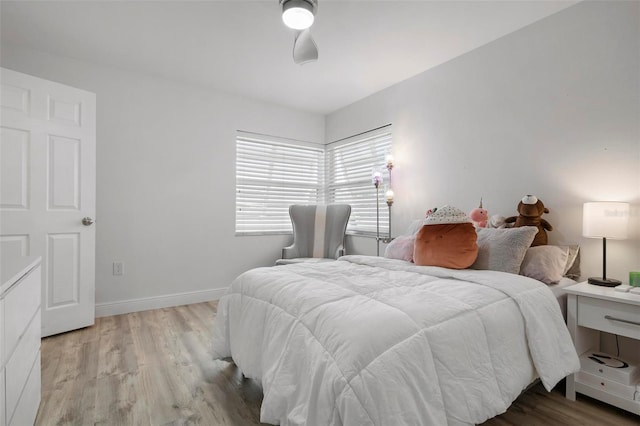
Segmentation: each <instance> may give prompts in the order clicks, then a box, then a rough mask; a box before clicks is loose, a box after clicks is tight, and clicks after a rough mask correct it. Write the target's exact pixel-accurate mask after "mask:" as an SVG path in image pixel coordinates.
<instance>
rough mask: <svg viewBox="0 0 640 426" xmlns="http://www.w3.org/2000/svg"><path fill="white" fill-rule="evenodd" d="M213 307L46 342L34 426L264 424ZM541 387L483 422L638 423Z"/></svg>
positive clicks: (117, 320) (145, 317) (100, 324)
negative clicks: (224, 355)
mask: <svg viewBox="0 0 640 426" xmlns="http://www.w3.org/2000/svg"><path fill="white" fill-rule="evenodd" d="M216 306H217V305H216V302H207V303H198V304H193V305H187V306H179V307H175V308H165V309H157V310H153V311H145V312H136V313H132V314H127V315H118V316H113V317H105V318H98V319H97V320H96V324H95V325H94V326H93V327H88V328H85V329H81V330H77V331H73V332H69V333H64V334H60V335H57V336H52V337H47V338H45V339H43V340H42V403H41V404H40V410H39V412H38V418H37V420H36V424H37V425H93V424H96V425H211V426H214V425H236V426H249V425H259V424H261V423H260V421H259V417H260V404H261V401H262V392H261V389H260V387H259V386H258V385H257V384H256V383H255V382H253V381H251V380H246V379H243V378H242V375H241V374H240V372H239V370H238V369H237V367H236V366H235V365H234V364H232V363H231V362H227V361H214V360H213V359H212V356H211V344H212V340H211V336H212V329H213V322H214V319H215V315H216ZM578 398H579V399H578V401H576V402H571V401H568V400H566V399H565V398H564V396H563V393H562V390H561V389H556V390H554V391H553V392H551V393H547V392H546V391H545V390H544V389H543V388H542V386H540V385H537V386H535V387H533V388H532V389H530V390H529V391H527V392H526V393H524V394H523V395H521V396H520V398H518V400H517V401H516V402H515V403H514V404H513V405H512V406H511V407H510V408H509V410H508V411H507V412H506V413H504V414H502V415H501V416H498V417H495V418H493V419H491V420H489V421H488V422H486V423H484V424H483V425H487V426H489V425H491V426H493V425H519V426H520V425H532V426H535V425H545V426H547V425H571V426H573V425H594V426H596V425H597V426H600V425H616V426H618V425H620V426H625V425H634V426H638V425H640V417H639V416H635V415H633V414H630V413H627V412H625V411H623V410H618V409H616V408H615V407H611V406H609V405H606V404H603V403H600V402H598V401H595V400H593V399H590V398H587V397H583V396H579V397H578ZM390 426H391V425H390Z"/></svg>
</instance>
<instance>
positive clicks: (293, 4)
mask: <svg viewBox="0 0 640 426" xmlns="http://www.w3.org/2000/svg"><path fill="white" fill-rule="evenodd" d="M313 20H314V16H313V5H312V4H310V3H309V2H307V1H305V0H287V1H286V2H284V3H283V5H282V22H284V24H285V25H286V26H287V27H289V28H293V29H294V30H306V29H307V28H309V27H310V26H311V25H313Z"/></svg>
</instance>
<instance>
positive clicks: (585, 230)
mask: <svg viewBox="0 0 640 426" xmlns="http://www.w3.org/2000/svg"><path fill="white" fill-rule="evenodd" d="M628 225H629V203H620V202H608V201H607V202H604V201H598V202H590V203H584V207H583V210H582V235H583V236H584V237H587V238H612V239H618V240H624V239H625V238H627V228H628Z"/></svg>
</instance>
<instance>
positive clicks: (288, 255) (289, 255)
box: [276, 204, 351, 265]
mask: <svg viewBox="0 0 640 426" xmlns="http://www.w3.org/2000/svg"><path fill="white" fill-rule="evenodd" d="M289 216H290V217H291V223H292V224H293V244H292V245H290V246H289V247H285V248H283V249H282V259H278V260H277V261H276V265H286V264H290V263H301V262H325V261H330V260H335V259H337V258H338V257H340V256H343V255H344V236H345V232H346V230H347V222H349V216H351V206H350V205H348V204H328V205H299V204H294V205H292V206H290V207H289Z"/></svg>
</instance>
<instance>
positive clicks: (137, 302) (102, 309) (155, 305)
mask: <svg viewBox="0 0 640 426" xmlns="http://www.w3.org/2000/svg"><path fill="white" fill-rule="evenodd" d="M226 293H227V289H226V288H214V289H211V290H201V291H191V292H188V293H176V294H166V295H162V296H153V297H144V298H140V299H129V300H120V301H117V302H107V303H97V304H96V318H99V317H108V316H111V315H120V314H128V313H131V312H140V311H148V310H150V309H159V308H169V307H172V306H180V305H188V304H190V303H200V302H208V301H210V300H218V299H220V298H221V297H222V296H224V295H225V294H226Z"/></svg>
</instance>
